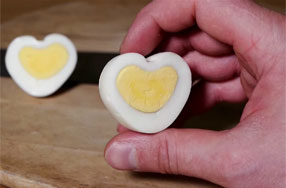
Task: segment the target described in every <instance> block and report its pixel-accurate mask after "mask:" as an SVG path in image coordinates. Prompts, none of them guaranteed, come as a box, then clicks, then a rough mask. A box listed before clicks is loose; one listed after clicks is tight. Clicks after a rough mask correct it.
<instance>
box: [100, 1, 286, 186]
mask: <svg viewBox="0 0 286 188" xmlns="http://www.w3.org/2000/svg"><path fill="white" fill-rule="evenodd" d="M285 28H286V22H285V16H284V15H280V14H278V13H275V12H272V11H270V10H267V9H264V8H262V7H259V6H258V5H256V4H254V3H253V2H251V1H246V0H178V1H174V0H155V1H152V2H151V3H150V4H148V5H147V6H146V7H144V8H143V9H142V10H141V11H140V12H139V14H138V15H137V17H136V19H135V21H134V23H133V24H132V26H131V28H130V29H129V32H128V34H127V36H126V38H125V40H124V42H123V43H122V46H121V53H126V52H137V53H141V54H143V55H148V54H150V53H151V52H158V51H172V52H175V53H178V54H179V55H181V56H182V57H183V58H184V59H185V60H186V62H187V63H188V65H189V67H190V69H191V70H192V73H193V75H194V77H195V78H201V79H202V82H200V83H199V84H198V85H196V86H194V87H193V89H192V92H191V95H190V99H189V101H188V103H187V104H186V107H185V109H184V110H185V111H186V113H187V114H189V115H191V114H195V113H201V112H203V111H205V110H207V109H209V108H210V107H212V106H213V105H215V104H216V103H218V102H240V101H243V100H245V99H248V101H247V104H246V106H245V108H244V110H243V114H242V116H241V119H240V122H239V124H238V125H237V126H236V127H235V128H233V129H231V130H225V131H210V130H200V129H175V128H169V129H167V130H164V131H162V132H160V133H157V134H140V133H136V132H133V131H129V130H126V129H125V128H123V127H119V129H118V131H119V134H118V135H117V136H115V137H114V138H113V139H112V140H111V141H110V142H109V143H108V144H107V146H106V149H105V158H106V160H107V162H108V163H109V164H110V165H111V166H112V167H114V168H116V169H121V170H134V171H144V172H159V173H169V174H181V175H186V176H193V177H198V178H203V179H206V180H209V181H211V182H214V183H216V184H219V185H222V186H224V187H285V186H286V182H285V181H286V168H285V158H286V157H285V149H286V146H285V140H286V135H285V134H286V133H285V131H286V129H285V64H286V63H285V59H286V47H285V44H286V36H285V35H286V34H285Z"/></svg>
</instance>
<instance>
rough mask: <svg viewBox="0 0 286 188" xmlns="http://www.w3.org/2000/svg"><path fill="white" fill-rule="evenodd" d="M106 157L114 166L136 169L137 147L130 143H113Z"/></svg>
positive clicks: (123, 168)
mask: <svg viewBox="0 0 286 188" xmlns="http://www.w3.org/2000/svg"><path fill="white" fill-rule="evenodd" d="M105 159H106V160H107V162H108V163H109V165H111V166H112V167H113V168H116V169H120V170H136V168H137V161H136V149H135V147H134V146H133V145H132V144H129V143H116V142H114V143H112V144H111V145H110V146H109V148H108V149H107V151H106V153H105Z"/></svg>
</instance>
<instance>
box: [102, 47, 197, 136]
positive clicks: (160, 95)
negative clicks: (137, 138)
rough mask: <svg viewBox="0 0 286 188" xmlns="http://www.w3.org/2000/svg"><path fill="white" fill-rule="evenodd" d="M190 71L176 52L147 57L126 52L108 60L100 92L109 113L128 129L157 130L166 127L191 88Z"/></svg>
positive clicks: (143, 131)
mask: <svg viewBox="0 0 286 188" xmlns="http://www.w3.org/2000/svg"><path fill="white" fill-rule="evenodd" d="M191 86H192V77H191V71H190V69H189V67H188V65H187V63H186V62H185V61H184V59H183V58H181V57H180V56H179V55H177V54H175V53H171V52H164V53H158V54H155V55H153V56H150V57H148V58H147V59H146V58H145V57H144V56H142V55H140V54H137V53H126V54H122V55H119V56H117V57H115V58H113V59H112V60H110V61H109V62H108V63H107V65H106V66H105V67H104V69H103V71H102V73H101V76H100V79H99V92H100V96H101V98H102V100H103V103H104V104H105V106H106V107H107V109H108V110H109V111H110V112H111V113H112V115H113V116H114V117H115V118H116V119H117V120H118V121H119V123H120V124H122V125H124V126H125V127H127V128H128V129H131V130H133V131H137V132H142V133H156V132H160V131H162V130H164V129H166V128H167V127H169V126H170V125H171V124H172V123H173V122H174V121H175V120H176V118H177V117H178V115H179V114H180V112H181V111H182V109H183V107H184V105H185V103H186V101H187V99H188V97H189V94H190V91H191Z"/></svg>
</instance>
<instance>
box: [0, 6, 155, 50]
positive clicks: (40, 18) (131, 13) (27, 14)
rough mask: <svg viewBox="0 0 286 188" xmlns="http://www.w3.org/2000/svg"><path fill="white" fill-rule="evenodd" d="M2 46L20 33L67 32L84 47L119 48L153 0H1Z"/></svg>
mask: <svg viewBox="0 0 286 188" xmlns="http://www.w3.org/2000/svg"><path fill="white" fill-rule="evenodd" d="M1 2H2V6H1V12H3V13H1V16H2V17H1V33H2V34H1V36H2V37H1V48H7V46H8V44H9V43H10V42H11V41H12V40H13V39H14V38H15V37H17V36H21V35H33V36H35V37H36V38H38V39H42V38H43V37H44V36H46V35H47V34H50V33H62V34H65V35H67V36H68V37H69V38H71V39H72V41H73V42H74V43H75V45H76V47H77V49H78V50H80V51H100V52H118V51H119V47H120V43H121V41H122V40H123V38H124V36H125V34H126V32H127V30H128V28H129V26H130V24H131V23H132V20H133V19H134V18H135V16H136V13H137V12H138V11H139V10H140V9H141V8H142V7H143V6H144V5H146V4H147V3H148V2H150V0H136V1H133V0H80V1H79V0H41V1H34V0H21V3H19V1H18V0H1Z"/></svg>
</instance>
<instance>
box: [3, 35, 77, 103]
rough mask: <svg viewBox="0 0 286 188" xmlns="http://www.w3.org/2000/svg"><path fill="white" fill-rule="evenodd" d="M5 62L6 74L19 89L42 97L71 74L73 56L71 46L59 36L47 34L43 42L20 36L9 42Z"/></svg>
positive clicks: (74, 63) (75, 60) (73, 47)
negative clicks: (7, 73)
mask: <svg viewBox="0 0 286 188" xmlns="http://www.w3.org/2000/svg"><path fill="white" fill-rule="evenodd" d="M5 60H6V67H7V70H8V72H9V74H10V75H11V77H12V78H13V79H14V81H15V82H16V83H17V84H18V86H19V87H20V88H22V89H23V90H24V91H25V92H26V93H28V94H30V95H32V96H34V97H45V96H48V95H51V94H52V93H54V92H55V91H56V90H57V89H59V88H60V87H61V86H62V85H63V84H64V82H65V81H66V80H67V79H68V78H69V76H70V75H71V74H72V72H73V70H74V69H75V66H76V62H77V53H76V49H75V46H74V45H73V43H72V42H71V41H70V40H69V39H68V38H67V37H65V36H64V35H61V34H50V35H48V36H46V37H45V38H44V40H43V41H38V40H36V39H35V38H34V37H32V36H21V37H17V38H16V39H14V40H13V41H12V42H11V44H10V45H9V47H8V49H7V53H6V59H5Z"/></svg>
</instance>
